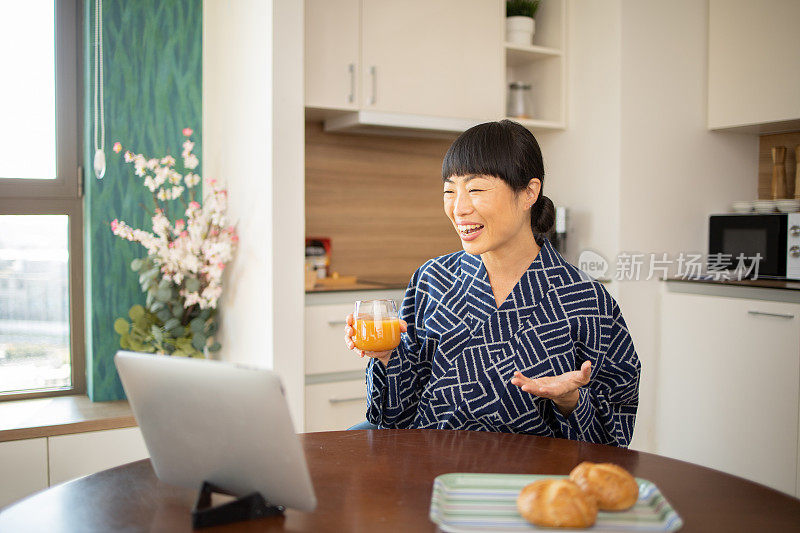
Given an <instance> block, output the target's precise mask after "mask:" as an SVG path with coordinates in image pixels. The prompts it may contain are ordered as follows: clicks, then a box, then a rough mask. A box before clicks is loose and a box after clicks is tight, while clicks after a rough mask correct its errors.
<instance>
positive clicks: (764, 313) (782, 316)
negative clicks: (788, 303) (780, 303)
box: [747, 309, 794, 319]
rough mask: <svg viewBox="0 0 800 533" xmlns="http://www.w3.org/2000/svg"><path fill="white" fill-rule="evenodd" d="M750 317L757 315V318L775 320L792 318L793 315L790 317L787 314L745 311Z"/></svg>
mask: <svg viewBox="0 0 800 533" xmlns="http://www.w3.org/2000/svg"><path fill="white" fill-rule="evenodd" d="M747 313H748V314H750V315H759V316H774V317H776V318H789V319H792V318H794V315H790V314H787V313H767V312H765V311H753V310H752V309H751V310H749V311H747Z"/></svg>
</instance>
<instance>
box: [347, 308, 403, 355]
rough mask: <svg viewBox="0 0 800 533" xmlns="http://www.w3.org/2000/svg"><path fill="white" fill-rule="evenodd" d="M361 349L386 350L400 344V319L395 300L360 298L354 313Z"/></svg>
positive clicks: (359, 347)
mask: <svg viewBox="0 0 800 533" xmlns="http://www.w3.org/2000/svg"><path fill="white" fill-rule="evenodd" d="M353 317H354V318H355V330H356V334H355V335H354V336H353V342H354V343H355V345H356V348H358V349H359V350H365V351H367V352H386V351H389V350H393V349H394V348H397V346H398V345H399V344H400V319H399V318H398V317H397V306H396V305H395V303H394V300H359V301H357V302H356V309H355V312H354V313H353Z"/></svg>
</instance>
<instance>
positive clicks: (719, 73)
mask: <svg viewBox="0 0 800 533" xmlns="http://www.w3.org/2000/svg"><path fill="white" fill-rule="evenodd" d="M798 20H800V2H797V1H796V0H762V1H759V2H753V1H752V0H710V2H709V15H708V127H709V129H726V128H744V129H746V130H752V131H754V132H757V133H770V132H779V131H793V130H797V129H800V32H798V31H797V21H798Z"/></svg>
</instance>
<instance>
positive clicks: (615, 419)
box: [552, 300, 641, 447]
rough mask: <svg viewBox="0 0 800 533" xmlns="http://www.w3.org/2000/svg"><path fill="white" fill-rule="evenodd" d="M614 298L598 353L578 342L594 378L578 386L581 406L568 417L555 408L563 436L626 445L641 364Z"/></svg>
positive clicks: (634, 413) (628, 441) (577, 346)
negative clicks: (590, 363)
mask: <svg viewBox="0 0 800 533" xmlns="http://www.w3.org/2000/svg"><path fill="white" fill-rule="evenodd" d="M611 301H612V309H611V313H610V316H608V315H607V316H605V317H603V318H604V320H603V321H602V322H601V326H600V331H599V335H600V353H599V355H598V353H597V352H596V351H594V353H592V352H593V351H592V350H588V349H586V348H585V346H583V345H582V344H576V348H577V356H578V359H579V360H580V361H585V360H589V361H591V362H592V365H593V368H592V377H591V381H590V382H589V384H588V385H586V386H585V387H581V388H580V389H578V390H579V395H580V396H579V399H578V405H577V406H576V407H575V410H573V411H572V413H570V415H569V416H568V417H564V416H563V415H562V414H561V413H560V412H559V410H558V409H557V408H556V407H555V404H553V405H552V407H553V415H554V417H555V420H556V424H557V426H558V428H559V429H560V432H561V436H563V437H564V438H567V439H572V440H581V441H587V442H595V443H599V444H611V445H614V446H621V447H627V446H628V445H629V444H630V442H631V437H632V436H633V425H634V422H635V421H636V410H637V407H638V405H639V374H640V372H641V364H640V362H639V357H638V356H637V355H636V350H635V349H634V346H633V340H632V339H631V336H630V333H629V332H628V327H627V325H626V324H625V320H624V319H623V318H622V313H621V312H620V309H619V306H618V305H617V303H616V302H614V301H613V300H611ZM578 365H580V362H579V363H578Z"/></svg>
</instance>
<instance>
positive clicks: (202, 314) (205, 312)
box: [200, 309, 211, 320]
mask: <svg viewBox="0 0 800 533" xmlns="http://www.w3.org/2000/svg"><path fill="white" fill-rule="evenodd" d="M210 317H211V309H203V310H202V311H200V318H202V319H203V320H208V319H209V318H210Z"/></svg>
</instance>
